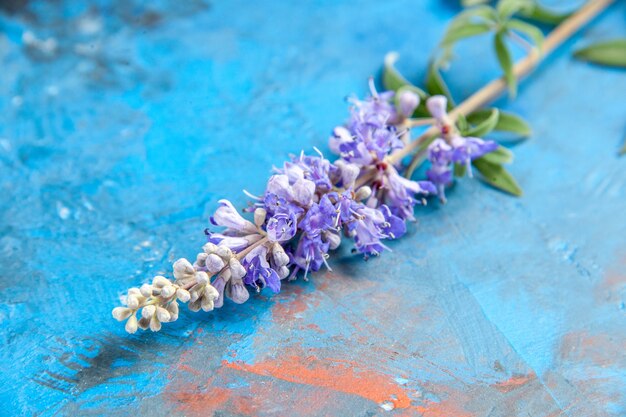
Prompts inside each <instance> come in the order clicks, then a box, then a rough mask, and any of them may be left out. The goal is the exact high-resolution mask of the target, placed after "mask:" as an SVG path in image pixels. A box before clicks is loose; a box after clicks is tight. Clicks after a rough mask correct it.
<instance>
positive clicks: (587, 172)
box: [0, 0, 626, 417]
mask: <svg viewBox="0 0 626 417" xmlns="http://www.w3.org/2000/svg"><path fill="white" fill-rule="evenodd" d="M563 3H565V2H561V4H563ZM1 7H2V12H1V13H0V27H1V28H2V33H1V34H0V64H1V67H0V68H1V70H0V71H1V78H0V79H1V83H0V109H1V112H0V231H1V233H0V266H1V269H0V276H1V280H0V289H1V295H0V323H1V324H0V325H1V333H0V337H1V339H0V344H1V348H0V349H1V354H0V358H1V359H0V360H1V362H0V369H1V371H0V372H1V374H0V375H1V380H0V382H2V384H1V385H0V400H2V401H1V403H2V404H3V406H2V410H1V411H0V414H3V415H43V416H49V415H81V416H85V415H101V414H110V415H124V416H127V415H129V414H132V413H134V414H147V413H150V415H152V416H166V415H179V414H180V415H211V414H212V413H216V414H218V415H222V416H234V415H267V416H284V415H292V416H310V415H344V416H347V415H355V416H368V415H379V414H380V415H383V414H385V415H386V414H390V415H425V416H439V417H443V416H512V415H523V416H535V417H536V416H560V415H566V416H604V415H611V416H618V415H622V416H623V415H626V388H625V387H626V353H625V352H626V309H625V306H624V303H625V301H626V272H625V271H626V174H625V173H626V159H618V158H617V157H616V150H617V148H618V146H619V145H620V141H621V138H622V137H623V135H624V128H625V125H624V121H625V120H626V106H625V104H624V103H625V101H624V97H625V95H626V77H625V76H624V73H623V72H620V71H617V70H606V69H601V68H598V67H594V66H590V65H588V64H585V63H581V62H576V61H574V60H572V59H571V58H570V55H569V52H568V50H570V49H571V48H572V47H574V46H582V45H585V44H586V43H588V42H590V41H592V40H599V39H606V38H610V37H613V36H618V35H620V34H621V35H623V33H624V14H625V13H626V6H625V4H624V3H623V2H622V3H621V4H619V5H617V6H614V7H612V8H611V9H610V10H609V11H608V12H606V13H604V14H603V15H602V16H601V17H600V18H599V19H596V21H594V24H593V25H591V26H589V27H588V28H586V29H585V30H583V31H582V32H581V34H579V35H578V36H576V37H575V38H574V39H573V40H572V41H570V42H568V44H567V45H566V47H565V48H562V49H561V50H559V51H558V52H557V53H556V54H555V55H554V56H553V57H551V58H550V59H548V61H547V63H546V64H545V65H543V66H542V68H541V69H539V70H538V71H537V72H536V73H535V74H534V75H532V76H531V77H530V79H529V80H527V81H525V82H524V84H523V85H522V87H521V89H520V94H519V99H518V100H516V101H515V102H511V103H509V102H508V101H506V100H502V101H501V102H500V103H499V104H501V105H502V106H503V107H504V108H506V109H510V110H513V111H516V112H518V113H520V114H522V115H523V116H524V117H526V118H527V119H528V120H529V121H530V122H531V123H532V126H533V128H534V134H533V136H532V138H531V140H529V141H527V142H525V143H523V144H521V145H519V146H516V148H515V152H516V157H517V159H516V162H515V164H514V165H513V166H512V167H511V171H512V172H513V173H514V175H515V176H516V177H517V178H518V179H519V181H520V183H521V185H522V186H523V188H524V191H525V195H524V197H523V198H521V199H515V198H512V197H508V196H506V195H503V194H500V193H498V192H494V191H492V190H490V189H489V188H487V187H485V186H483V185H482V184H480V183H479V182H477V181H463V182H462V184H460V186H457V187H455V189H454V190H452V191H451V192H450V193H449V204H447V206H445V207H441V206H440V205H438V204H437V203H436V202H433V204H431V205H430V206H429V207H428V208H426V209H421V210H420V211H419V212H418V218H419V224H418V225H417V226H412V227H411V229H410V233H409V235H408V236H407V237H405V238H404V239H403V240H402V241H400V242H395V243H393V244H392V247H393V249H394V252H393V253H386V254H385V256H383V257H381V258H380V259H374V260H372V261H370V262H367V263H365V262H363V261H362V260H361V259H358V258H354V257H351V256H350V255H349V251H348V249H349V248H345V249H344V250H343V251H342V252H341V253H339V254H338V255H337V256H336V257H334V258H333V261H332V262H331V265H332V266H333V267H334V272H333V273H320V274H318V275H316V276H315V277H314V278H313V279H312V281H310V282H297V283H293V284H290V285H286V286H285V287H284V291H283V292H282V293H281V294H280V295H278V296H275V297H266V295H265V294H264V295H261V296H257V297H255V298H254V300H252V301H251V302H249V303H247V304H246V305H244V306H233V305H232V304H228V305H227V306H225V307H224V308H223V309H222V310H218V311H215V312H212V313H200V314H190V313H187V312H185V313H183V314H182V315H181V319H180V320H179V322H177V323H175V324H173V325H168V326H164V331H163V332H161V333H159V334H151V333H143V334H137V335H134V336H128V335H126V334H125V333H124V330H123V326H121V325H120V324H118V323H116V322H115V321H113V320H112V319H111V317H110V310H111V308H112V307H113V306H115V305H116V304H117V298H118V296H119V295H120V294H121V292H122V291H124V290H125V289H126V288H128V287H129V286H132V285H136V284H137V283H140V282H142V281H143V280H146V279H148V278H149V277H151V276H152V275H153V274H155V273H157V272H164V271H167V270H169V269H170V265H171V262H172V261H173V260H174V259H175V258H178V257H181V256H184V257H191V256H194V254H195V253H196V252H197V251H198V248H199V247H200V246H201V244H202V243H203V241H204V236H203V234H202V230H203V228H204V227H205V225H206V223H207V216H208V213H210V212H211V211H212V210H213V209H214V208H215V205H216V201H217V200H218V199H219V198H223V197H226V198H229V199H231V200H233V201H234V202H235V203H237V204H239V205H243V204H245V201H246V199H245V197H244V195H243V194H241V193H240V192H239V190H241V189H242V188H246V189H248V190H250V191H251V192H257V193H258V192H260V191H261V190H263V185H264V181H265V178H266V177H267V175H268V172H269V169H270V168H271V166H272V165H277V164H280V163H281V162H282V161H283V159H284V158H285V157H286V155H287V154H288V153H289V152H298V151H300V150H301V149H305V150H306V151H310V150H311V149H312V147H313V146H317V147H319V148H320V149H322V150H325V149H327V146H326V138H327V136H328V133H329V132H330V130H331V128H332V127H333V126H335V125H336V124H339V123H341V122H342V121H343V120H344V119H345V117H346V115H347V110H346V104H345V102H344V101H343V98H344V97H345V96H346V95H347V94H350V93H353V92H354V93H358V94H363V93H365V91H366V79H367V77H368V76H369V75H372V74H376V73H377V72H378V71H379V69H380V65H381V62H382V58H383V56H384V54H385V53H386V52H388V51H389V50H398V51H399V52H400V53H401V55H402V60H401V62H400V68H401V69H402V70H403V71H404V72H405V73H407V74H409V75H410V78H412V79H414V80H415V81H416V82H419V81H420V80H421V79H422V77H423V73H422V69H423V68H424V67H425V64H426V63H427V60H428V58H429V54H430V52H431V51H432V50H433V48H434V46H435V45H436V43H437V40H438V39H440V36H441V34H442V32H443V30H444V27H445V24H446V22H447V21H448V20H449V19H450V17H451V16H453V15H454V13H456V12H457V9H456V6H455V2H452V1H449V2H443V1H437V0H431V1H414V0H394V1H376V0H370V1H358V2H357V1H349V0H346V1H322V0H320V1H311V2H295V1H294V2H285V1H272V2H270V1H267V2H245V1H215V2H212V3H210V4H209V3H208V2H205V1H200V0H195V1H174V0H171V1H156V2H146V5H141V2H139V1H121V0H120V1H107V2H105V1H98V2H96V1H93V2H78V1H49V2H44V1H31V2H26V1H17V0H14V1H5V2H3V3H2V6H1ZM25 34H26V35H25ZM33 37H35V38H36V39H38V40H39V41H36V42H35V45H32V42H30V46H29V45H28V43H29V42H28V41H29V39H32V38H33ZM48 38H50V39H53V40H54V41H48V42H47V43H46V42H45V40H46V39H48ZM24 39H25V40H26V41H27V42H24ZM42 42H43V43H42ZM488 45H489V41H488V39H486V38H485V39H482V40H480V41H477V42H467V43H464V44H463V45H462V47H461V48H460V50H459V58H460V59H459V60H458V61H456V63H455V65H454V67H453V69H452V70H451V71H450V72H449V73H447V74H446V77H447V78H448V79H449V80H450V85H451V86H452V89H453V92H454V94H455V96H456V98H457V99H458V98H463V97H465V96H467V95H468V94H470V93H471V92H472V91H474V90H476V89H477V88H478V87H480V86H481V85H482V84H483V83H484V82H485V81H487V80H489V79H491V78H493V77H494V76H495V75H497V70H496V65H495V62H494V59H493V57H492V54H491V52H490V51H489V49H488ZM415 69H418V71H415ZM185 311H186V310H185ZM391 409H393V410H391Z"/></svg>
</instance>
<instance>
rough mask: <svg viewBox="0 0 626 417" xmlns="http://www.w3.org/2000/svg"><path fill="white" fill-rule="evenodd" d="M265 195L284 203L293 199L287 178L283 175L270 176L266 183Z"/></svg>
mask: <svg viewBox="0 0 626 417" xmlns="http://www.w3.org/2000/svg"><path fill="white" fill-rule="evenodd" d="M265 194H266V195H267V194H271V195H275V196H276V197H278V198H282V199H284V200H285V201H291V200H292V198H293V192H292V190H291V184H290V183H289V177H288V176H287V175H284V174H280V175H272V176H271V177H270V179H269V180H268V181H267V188H266V189H265Z"/></svg>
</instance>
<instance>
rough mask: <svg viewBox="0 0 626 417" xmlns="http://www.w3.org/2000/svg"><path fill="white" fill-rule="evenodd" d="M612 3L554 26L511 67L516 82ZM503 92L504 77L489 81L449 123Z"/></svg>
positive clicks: (603, 0)
mask: <svg viewBox="0 0 626 417" xmlns="http://www.w3.org/2000/svg"><path fill="white" fill-rule="evenodd" d="M614 1H615V0H589V1H588V2H587V3H586V4H585V5H584V6H583V7H581V9H580V10H579V11H578V12H576V13H574V14H573V15H572V16H570V17H569V18H567V19H566V20H565V21H564V22H563V23H561V24H560V25H559V26H557V27H556V29H554V30H553V31H552V32H550V34H549V35H548V36H547V37H546V39H545V41H544V43H543V47H542V51H541V53H539V52H538V51H537V50H536V49H533V50H531V51H530V53H529V54H528V55H526V56H525V57H524V58H522V59H521V60H520V61H518V62H517V63H516V64H515V66H514V68H513V72H514V74H515V76H516V78H517V79H521V78H523V77H524V76H526V75H528V74H529V73H530V72H531V71H532V70H533V69H534V68H536V67H537V65H538V64H539V62H541V60H542V59H544V58H546V57H547V56H548V55H550V53H552V52H553V51H554V50H555V49H556V48H558V47H559V46H560V45H561V44H562V43H563V42H564V41H566V40H567V39H569V38H570V37H571V36H572V35H573V34H574V33H575V32H576V31H578V30H579V29H580V28H581V27H582V26H584V25H585V24H586V23H588V22H589V21H590V20H591V19H593V18H594V17H595V16H597V15H598V14H599V13H600V12H601V11H603V10H604V9H606V8H607V7H608V6H609V5H611V3H613V2H614ZM506 88H507V85H506V81H505V80H504V77H502V78H498V79H496V80H493V81H491V82H490V83H489V84H487V85H485V86H484V87H483V88H481V89H480V90H478V91H477V92H475V93H474V94H473V95H471V96H470V97H468V98H467V99H466V100H465V101H464V102H462V103H461V104H459V105H458V106H457V107H456V108H454V110H452V111H451V112H450V117H451V119H452V120H453V121H454V120H456V118H457V117H458V116H459V115H464V116H466V115H468V114H469V113H471V112H473V111H476V110H478V109H480V108H482V107H483V106H485V105H486V104H487V103H490V102H492V101H493V100H495V99H496V98H498V97H499V96H500V95H501V94H502V93H503V92H504V91H505V90H506ZM437 133H438V129H437V127H435V126H432V127H430V128H429V129H428V130H426V131H425V132H424V133H423V134H422V135H421V136H420V137H419V138H417V139H416V140H414V141H412V142H411V143H409V144H408V145H407V146H405V147H404V148H402V149H400V150H399V151H397V152H394V153H393V154H391V155H390V156H389V157H388V160H389V162H391V163H395V162H397V161H399V160H401V159H402V158H404V157H405V156H407V155H410V154H411V153H413V151H414V150H415V149H417V148H418V147H419V145H420V144H421V143H422V142H423V141H424V140H425V139H426V138H427V137H429V136H431V135H436V134H437Z"/></svg>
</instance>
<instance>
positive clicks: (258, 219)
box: [254, 207, 267, 227]
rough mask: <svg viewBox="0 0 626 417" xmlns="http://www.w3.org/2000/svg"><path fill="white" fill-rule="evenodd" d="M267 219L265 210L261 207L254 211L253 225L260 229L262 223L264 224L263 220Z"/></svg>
mask: <svg viewBox="0 0 626 417" xmlns="http://www.w3.org/2000/svg"><path fill="white" fill-rule="evenodd" d="M266 217H267V210H265V209H264V208H263V207H259V208H257V209H256V210H254V224H256V225H257V226H259V227H261V226H262V225H263V223H265V218H266Z"/></svg>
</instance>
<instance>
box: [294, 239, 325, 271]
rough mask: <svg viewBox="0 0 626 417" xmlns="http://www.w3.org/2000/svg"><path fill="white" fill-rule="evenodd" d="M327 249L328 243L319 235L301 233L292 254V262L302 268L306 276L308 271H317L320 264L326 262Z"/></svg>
mask: <svg viewBox="0 0 626 417" xmlns="http://www.w3.org/2000/svg"><path fill="white" fill-rule="evenodd" d="M328 250H329V243H328V242H325V241H323V240H322V238H321V236H319V235H318V236H312V237H311V236H308V235H307V234H303V235H302V236H301V237H300V241H299V242H298V246H297V247H296V250H295V252H294V254H293V262H294V263H295V264H296V265H297V266H298V267H299V268H301V269H303V270H304V276H305V278H306V276H307V273H308V272H309V271H318V270H319V269H320V268H321V267H322V265H324V264H326V254H327V253H328ZM326 265H327V264H326ZM329 269H330V268H329Z"/></svg>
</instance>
